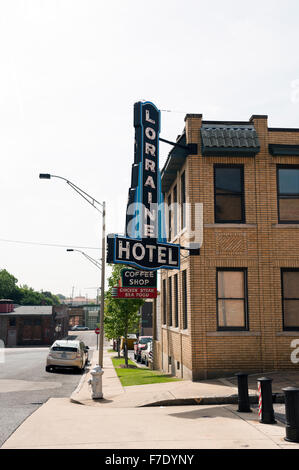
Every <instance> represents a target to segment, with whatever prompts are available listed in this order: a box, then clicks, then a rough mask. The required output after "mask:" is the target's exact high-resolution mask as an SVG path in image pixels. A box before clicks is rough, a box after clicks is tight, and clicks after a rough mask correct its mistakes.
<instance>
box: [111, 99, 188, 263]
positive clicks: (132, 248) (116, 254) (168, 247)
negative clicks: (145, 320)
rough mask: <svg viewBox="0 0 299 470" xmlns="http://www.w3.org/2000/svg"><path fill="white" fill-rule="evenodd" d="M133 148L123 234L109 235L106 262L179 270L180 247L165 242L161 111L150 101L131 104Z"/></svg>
mask: <svg viewBox="0 0 299 470" xmlns="http://www.w3.org/2000/svg"><path fill="white" fill-rule="evenodd" d="M134 127H135V149H134V164H133V165H132V178H131V187H130V189H129V197H128V205H127V214H126V235H125V236H121V235H109V236H108V240H107V247H108V253H107V262H108V263H120V264H128V265H130V266H134V267H138V268H144V269H147V270H157V269H160V268H164V269H179V268H180V246H179V245H174V244H170V243H166V239H165V238H164V237H163V235H162V234H163V232H164V230H163V229H164V218H163V216H162V210H160V209H161V204H162V202H163V198H162V194H161V176H160V170H159V133H160V111H159V110H158V109H157V108H156V106H155V105H154V104H153V103H150V102H138V103H135V105H134Z"/></svg>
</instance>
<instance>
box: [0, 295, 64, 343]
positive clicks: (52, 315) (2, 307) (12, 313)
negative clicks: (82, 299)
mask: <svg viewBox="0 0 299 470" xmlns="http://www.w3.org/2000/svg"><path fill="white" fill-rule="evenodd" d="M68 323H69V322H68V313H67V307H66V306H65V305H54V306H49V305H38V306H35V305H34V306H31V305H26V306H23V305H14V304H13V303H12V301H10V300H0V339H1V340H3V342H4V344H5V346H6V347H14V346H29V345H48V344H52V343H53V342H54V341H55V340H56V339H60V338H64V337H65V336H67V334H68Z"/></svg>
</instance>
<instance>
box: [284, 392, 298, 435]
mask: <svg viewBox="0 0 299 470" xmlns="http://www.w3.org/2000/svg"><path fill="white" fill-rule="evenodd" d="M282 391H283V392H284V395H285V407H286V437H285V440H286V441H290V442H299V388H296V387H287V388H283V389H282Z"/></svg>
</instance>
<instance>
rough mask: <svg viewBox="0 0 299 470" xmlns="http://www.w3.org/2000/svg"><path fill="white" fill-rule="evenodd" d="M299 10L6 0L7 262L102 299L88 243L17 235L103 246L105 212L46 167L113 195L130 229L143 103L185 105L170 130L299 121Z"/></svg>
mask: <svg viewBox="0 0 299 470" xmlns="http://www.w3.org/2000/svg"><path fill="white" fill-rule="evenodd" d="M298 17H299V3H298V0H294V1H290V0H285V1H284V2H281V1H274V0H271V1H267V0H259V1H256V0H251V1H250V2H240V1H239V0H238V1H234V0H230V1H229V0H226V1H225V2H223V1H222V0H220V1H211V0H210V1H208V2H207V1H202V0H184V1H178V0H159V1H158V0H151V1H144V0H137V1H136V0H127V1H125V0H109V1H107V0H94V1H92V0H44V1H41V0H34V1H30V0H23V1H18V0H13V1H11V0H0V71H1V72H0V159H1V172H0V207H1V217H0V268H5V269H7V270H8V271H9V272H11V273H13V274H14V275H15V276H16V277H17V278H18V280H19V284H28V285H30V286H32V287H33V288H35V289H37V290H40V289H44V290H51V291H52V292H54V293H62V294H64V295H69V294H70V293H71V290H72V286H74V287H75V295H79V294H80V293H81V294H82V295H85V294H88V296H89V297H95V295H96V291H95V289H94V287H96V286H97V285H99V282H100V271H98V270H97V268H95V267H94V266H93V265H92V264H90V263H89V262H88V261H87V260H85V259H84V258H83V257H82V256H81V255H80V254H79V253H67V252H66V251H65V248H63V247H61V248H60V247H50V246H45V245H43V246H38V245H30V244H24V243H15V242H8V241H3V240H15V241H22V242H39V243H45V244H58V245H66V246H69V245H73V246H82V247H94V248H98V247H99V246H100V243H101V242H100V237H101V220H100V217H99V216H98V213H97V212H96V211H95V210H94V209H93V208H92V207H90V206H89V205H88V204H87V203H86V202H85V201H84V200H83V199H81V198H80V197H79V196H77V195H76V193H74V192H73V191H72V190H71V189H70V188H69V187H68V186H67V185H66V184H65V183H63V182H62V181H60V180H51V181H42V180H39V178H38V175H39V173H40V172H49V173H52V174H56V175H60V176H64V177H67V178H68V179H70V180H72V181H73V182H74V183H76V184H78V185H79V186H81V187H82V188H83V189H85V190H86V191H87V192H89V193H91V194H92V195H93V196H94V197H95V198H97V199H99V200H100V201H102V200H105V201H106V202H107V231H108V232H114V233H122V232H123V231H124V222H125V208H126V202H127V193H128V188H129V185H130V177H131V164H132V162H133V145H134V128H133V105H134V102H136V101H139V100H143V99H145V100H149V101H152V102H154V103H155V104H156V106H157V107H158V108H159V109H161V110H168V111H171V112H166V111H162V113H161V118H162V123H161V137H164V138H166V139H170V140H174V139H175V138H176V136H177V135H178V134H180V133H181V131H182V130H183V127H184V116H185V114H186V113H203V116H204V119H207V120H212V119H215V120H224V119H226V120H248V119H249V118H250V116H251V115H252V114H268V116H269V125H270V126H272V127H299V67H298V66H299V53H298V44H299V29H298ZM169 150H170V147H169V146H167V145H166V144H163V145H161V147H160V166H161V167H162V166H163V164H164V162H165V158H166V156H167V153H168V152H169ZM86 252H87V253H89V254H90V255H91V256H93V257H95V258H98V257H99V251H97V250H96V249H94V250H92V249H86ZM90 288H93V289H90Z"/></svg>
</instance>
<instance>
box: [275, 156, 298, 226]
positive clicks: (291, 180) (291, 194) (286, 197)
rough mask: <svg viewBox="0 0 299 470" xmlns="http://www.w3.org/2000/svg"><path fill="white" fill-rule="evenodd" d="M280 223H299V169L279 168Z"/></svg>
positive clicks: (291, 167)
mask: <svg viewBox="0 0 299 470" xmlns="http://www.w3.org/2000/svg"><path fill="white" fill-rule="evenodd" d="M277 196H278V221H279V223H282V224H289V223H296V224H298V223H299V167H298V166H297V167H296V166H286V165H281V166H278V167H277Z"/></svg>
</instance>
